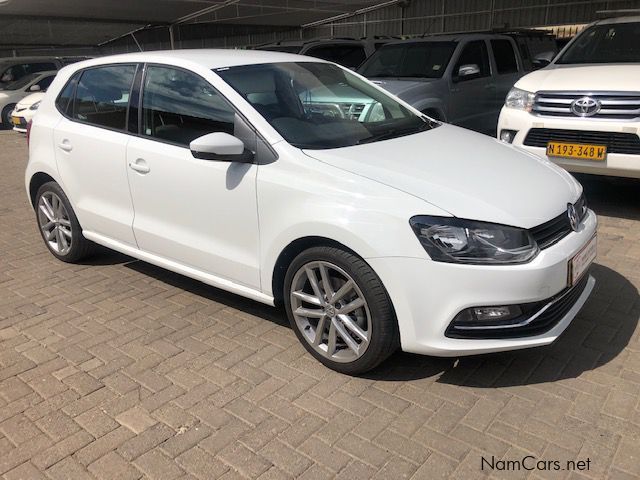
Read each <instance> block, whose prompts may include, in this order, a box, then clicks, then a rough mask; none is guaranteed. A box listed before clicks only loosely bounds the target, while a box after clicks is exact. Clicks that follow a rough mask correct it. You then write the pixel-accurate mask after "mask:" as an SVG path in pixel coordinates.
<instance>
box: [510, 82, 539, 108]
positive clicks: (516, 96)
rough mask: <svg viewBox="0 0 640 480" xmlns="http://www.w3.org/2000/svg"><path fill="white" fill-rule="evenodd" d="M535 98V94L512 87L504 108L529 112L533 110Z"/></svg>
mask: <svg viewBox="0 0 640 480" xmlns="http://www.w3.org/2000/svg"><path fill="white" fill-rule="evenodd" d="M535 98H536V94H535V93H531V92H527V91H526V90H520V89H519V88H516V87H513V88H512V89H511V90H509V93H508V94H507V99H506V100H505V101H504V106H505V107H509V108H517V109H518V110H525V111H527V112H530V111H531V109H532V108H533V101H534V100H535Z"/></svg>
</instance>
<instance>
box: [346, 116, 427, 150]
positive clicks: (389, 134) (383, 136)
mask: <svg viewBox="0 0 640 480" xmlns="http://www.w3.org/2000/svg"><path fill="white" fill-rule="evenodd" d="M433 127H434V125H432V122H427V121H423V123H422V125H414V126H412V127H407V128H391V129H389V130H385V131H384V132H381V133H378V134H376V135H371V136H370V137H367V138H363V139H362V140H359V141H358V143H357V145H362V144H364V143H371V142H377V141H380V140H390V139H392V138H396V137H403V136H405V135H412V134H414V133H418V132H424V131H425V130H428V129H431V128H433Z"/></svg>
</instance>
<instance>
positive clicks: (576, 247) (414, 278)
mask: <svg viewBox="0 0 640 480" xmlns="http://www.w3.org/2000/svg"><path fill="white" fill-rule="evenodd" d="M596 227H597V220H596V216H595V214H594V213H593V212H592V211H589V212H588V214H587V216H586V217H585V219H584V221H583V222H582V224H581V225H580V226H579V229H578V231H577V232H573V233H571V234H569V235H568V236H566V237H565V238H563V239H562V240H560V241H559V242H558V243H556V244H555V245H553V246H551V247H549V248H547V249H544V250H542V251H541V252H540V253H539V254H538V256H537V257H536V258H535V259H533V260H532V261H531V262H529V263H527V264H524V265H513V266H499V265H498V266H479V265H460V264H450V263H440V262H434V261H430V260H427V259H417V258H404V257H403V258H400V257H394V258H373V259H367V261H368V262H369V264H370V265H371V266H372V268H373V269H374V270H375V271H376V273H377V274H378V275H379V276H380V278H381V280H382V282H383V284H384V285H385V287H386V289H387V291H388V292H389V295H390V297H391V300H392V302H393V305H394V308H395V311H396V316H397V318H398V326H399V329H400V342H401V346H402V350H404V351H406V352H413V353H420V354H425V355H435V356H443V357H448V356H460V355H472V354H479V353H489V352H499V351H506V350H515V349H520V348H528V347H535V346H541V345H548V344H550V343H553V342H554V341H555V340H556V339H557V338H558V337H559V336H560V334H561V333H562V332H563V331H564V330H565V329H566V328H567V326H568V325H569V323H571V320H573V318H574V317H575V316H576V314H577V313H578V311H579V310H580V308H582V306H583V305H584V303H585V302H586V300H587V298H588V297H589V295H590V293H591V291H592V290H593V287H594V284H595V280H594V279H593V278H592V277H588V279H587V281H586V285H585V287H584V289H583V290H582V293H580V295H579V296H578V298H577V300H576V301H575V303H573V305H572V306H571V307H570V308H569V309H568V311H566V313H565V312H563V315H562V316H561V318H560V319H559V320H558V321H556V322H554V323H553V326H551V327H550V329H549V330H547V331H544V332H543V333H540V334H538V335H533V336H522V337H511V338H498V339H476V338H474V339H468V338H465V339H462V338H451V337H448V336H447V335H446V331H447V328H448V327H449V325H450V323H451V321H452V320H453V318H454V317H455V316H456V315H457V314H458V313H459V312H460V311H461V310H463V309H466V308H471V307H476V306H491V305H511V304H524V303H530V302H539V301H543V300H547V299H549V298H551V297H554V296H555V295H557V294H559V293H560V292H562V291H564V290H565V289H566V288H567V271H568V263H569V260H570V259H571V258H572V257H573V256H574V255H575V254H576V253H578V252H579V251H580V249H581V248H582V247H583V246H584V245H585V244H586V243H587V242H588V241H589V240H591V238H592V237H593V235H594V234H595V231H596ZM587 275H588V274H587Z"/></svg>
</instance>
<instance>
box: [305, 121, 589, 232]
mask: <svg viewBox="0 0 640 480" xmlns="http://www.w3.org/2000/svg"><path fill="white" fill-rule="evenodd" d="M304 153H305V154H307V155H308V156H310V157H313V158H315V159H317V160H320V161H321V162H324V163H327V164H329V165H332V166H334V167H337V168H339V169H343V170H346V171H349V172H351V173H354V174H357V175H360V176H362V177H366V178H369V179H371V180H374V181H377V182H380V183H382V184H385V185H388V186H390V187H393V188H396V189H398V190H401V191H404V192H406V193H408V194H410V195H414V196H416V197H419V198H421V199H423V200H425V201H426V202H428V203H430V204H432V205H435V206H436V207H438V208H440V209H442V210H445V211H447V212H449V213H450V214H451V215H454V216H456V217H459V218H467V219H473V220H481V221H486V222H494V223H501V224H505V225H513V226H517V227H522V228H531V227H534V226H537V225H540V224H541V223H544V222H546V221H548V220H550V219H552V218H554V217H556V216H558V215H560V214H561V213H562V212H563V211H565V210H566V209H567V203H573V202H575V201H576V200H577V199H578V197H579V195H580V193H581V191H582V187H581V186H580V184H579V183H578V182H577V181H576V180H575V179H574V178H573V177H572V176H571V175H570V174H569V173H567V172H566V171H565V170H563V169H561V168H559V167H557V166H555V165H553V164H552V163H551V162H549V161H547V160H545V159H542V158H539V157H537V156H534V155H532V154H529V153H525V152H523V151H521V150H518V149H517V148H516V147H513V146H511V145H506V144H504V143H501V142H499V141H498V140H495V139H493V138H491V137H488V136H485V135H481V134H479V133H475V132H471V131H469V130H465V129H462V128H458V127H454V126H451V125H442V126H440V127H438V128H435V129H433V130H430V131H428V132H423V133H419V134H415V135H409V136H405V137H399V138H395V139H391V140H385V141H380V142H374V143H369V144H364V145H356V146H352V147H344V148H339V149H330V150H304ZM419 213H420V212H415V214H419Z"/></svg>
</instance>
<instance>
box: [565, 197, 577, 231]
mask: <svg viewBox="0 0 640 480" xmlns="http://www.w3.org/2000/svg"><path fill="white" fill-rule="evenodd" d="M567 216H568V217H569V225H571V230H573V231H574V232H577V231H578V225H579V224H580V220H579V219H578V212H577V211H576V207H575V206H573V205H571V204H570V203H568V204H567Z"/></svg>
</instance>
